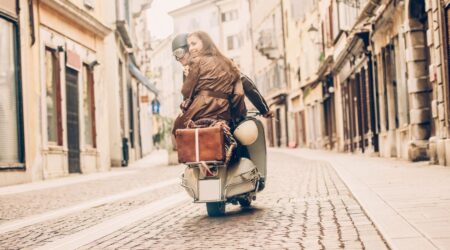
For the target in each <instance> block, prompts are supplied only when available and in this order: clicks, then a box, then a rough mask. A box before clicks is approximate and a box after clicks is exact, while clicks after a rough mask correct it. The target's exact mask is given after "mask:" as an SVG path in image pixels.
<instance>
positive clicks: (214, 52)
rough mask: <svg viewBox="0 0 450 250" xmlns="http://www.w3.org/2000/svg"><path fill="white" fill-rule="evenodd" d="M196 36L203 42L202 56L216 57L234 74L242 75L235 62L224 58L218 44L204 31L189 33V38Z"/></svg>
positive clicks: (200, 52)
mask: <svg viewBox="0 0 450 250" xmlns="http://www.w3.org/2000/svg"><path fill="white" fill-rule="evenodd" d="M190 36H196V37H198V39H200V41H202V44H203V48H202V50H201V51H199V54H200V55H204V56H216V57H218V58H219V60H221V61H223V62H224V63H225V64H226V65H227V66H228V67H229V68H230V70H231V71H233V73H236V74H238V75H239V74H240V71H239V69H238V68H237V67H236V65H235V64H234V62H233V61H231V60H230V59H229V58H228V57H226V56H224V55H223V54H222V52H220V50H219V48H217V46H216V44H215V43H214V42H213V40H212V39H211V37H210V36H209V35H208V33H206V32H204V31H195V32H192V33H189V35H188V37H190Z"/></svg>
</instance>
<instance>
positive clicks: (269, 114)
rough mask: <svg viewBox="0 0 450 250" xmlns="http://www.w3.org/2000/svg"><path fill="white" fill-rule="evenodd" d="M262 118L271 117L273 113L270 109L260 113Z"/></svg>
mask: <svg viewBox="0 0 450 250" xmlns="http://www.w3.org/2000/svg"><path fill="white" fill-rule="evenodd" d="M262 116H263V117H264V118H273V117H274V116H275V115H274V113H273V111H272V110H269V111H268V112H267V113H265V114H264V115H262Z"/></svg>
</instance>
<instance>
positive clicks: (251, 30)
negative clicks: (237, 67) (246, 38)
mask: <svg viewBox="0 0 450 250" xmlns="http://www.w3.org/2000/svg"><path fill="white" fill-rule="evenodd" d="M247 2H248V8H249V12H250V46H251V51H252V77H256V72H255V44H254V42H253V8H252V1H251V0H247Z"/></svg>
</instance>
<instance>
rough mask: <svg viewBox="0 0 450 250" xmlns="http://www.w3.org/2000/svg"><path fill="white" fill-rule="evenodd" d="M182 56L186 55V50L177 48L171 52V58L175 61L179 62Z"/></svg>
mask: <svg viewBox="0 0 450 250" xmlns="http://www.w3.org/2000/svg"><path fill="white" fill-rule="evenodd" d="M184 55H186V50H185V49H184V48H178V49H176V50H174V51H173V56H174V57H175V59H176V60H177V61H179V60H181V58H183V57H184Z"/></svg>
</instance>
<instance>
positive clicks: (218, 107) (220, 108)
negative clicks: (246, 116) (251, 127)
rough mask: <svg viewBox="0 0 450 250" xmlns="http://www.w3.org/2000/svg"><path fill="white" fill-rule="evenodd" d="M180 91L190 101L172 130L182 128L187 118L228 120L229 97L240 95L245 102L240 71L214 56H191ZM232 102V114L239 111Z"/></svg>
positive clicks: (233, 97)
mask: <svg viewBox="0 0 450 250" xmlns="http://www.w3.org/2000/svg"><path fill="white" fill-rule="evenodd" d="M236 92H237V93H236ZM181 93H182V95H183V99H184V100H185V101H186V100H187V101H188V102H189V105H188V107H187V109H186V110H185V111H184V113H182V114H181V115H179V116H178V117H177V119H176V120H175V123H174V127H173V130H172V132H173V134H175V130H176V129H179V128H185V126H186V122H188V121H189V120H193V121H196V120H198V119H201V118H212V119H218V120H225V121H229V120H231V119H232V118H233V117H234V116H235V115H233V116H232V115H231V113H230V109H231V108H230V105H229V103H230V100H235V99H236V100H239V99H241V100H242V103H243V102H244V101H243V99H244V91H243V87H242V82H241V81H240V76H239V73H237V72H235V71H233V70H232V69H231V67H230V66H229V65H227V64H226V63H224V62H222V60H219V59H218V58H217V57H215V56H193V57H192V58H191V61H190V64H189V73H188V75H187V77H186V79H185V81H184V84H183V87H182V89H181ZM233 93H235V94H233ZM236 96H238V97H236ZM239 96H240V97H239ZM189 100H190V101H189ZM231 102H233V103H234V102H235V101H231ZM232 106H233V111H231V112H232V113H233V114H234V113H237V112H241V111H239V109H235V107H234V105H232ZM238 106H239V105H238ZM239 107H240V106H239ZM244 108H245V105H244Z"/></svg>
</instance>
